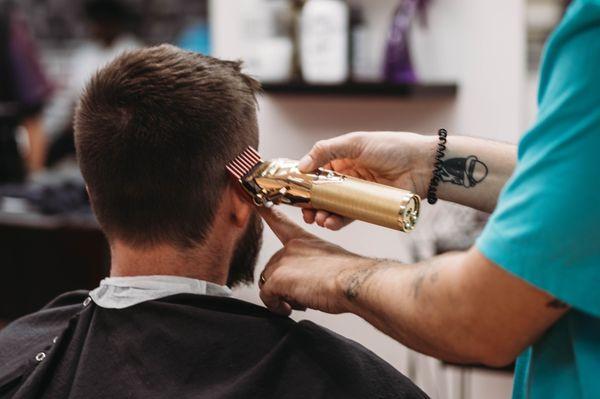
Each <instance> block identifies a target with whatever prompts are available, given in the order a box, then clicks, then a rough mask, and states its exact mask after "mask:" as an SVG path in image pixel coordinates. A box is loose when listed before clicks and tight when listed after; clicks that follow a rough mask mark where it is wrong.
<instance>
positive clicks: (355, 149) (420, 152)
mask: <svg viewBox="0 0 600 399" xmlns="http://www.w3.org/2000/svg"><path fill="white" fill-rule="evenodd" d="M434 147H435V141H433V140H432V139H431V137H428V136H423V135H419V134H415V133H406V132H354V133H348V134H345V135H343V136H338V137H335V138H332V139H329V140H322V141H318V142H317V143H315V145H314V146H313V148H312V149H311V150H310V151H309V153H308V154H306V155H305V156H304V157H303V158H302V159H301V160H300V164H299V168H300V170H301V171H303V172H310V171H313V170H315V169H317V168H319V167H324V168H325V169H330V170H334V171H336V172H339V173H343V174H345V175H349V176H354V177H358V178H361V179H364V180H368V181H373V182H376V183H381V184H385V185H388V186H393V187H397V188H402V189H404V190H409V191H412V192H414V193H416V194H418V195H420V196H421V197H424V196H425V195H426V191H427V187H428V185H429V180H430V179H431V168H432V165H433V153H434ZM302 213H303V216H304V221H305V222H306V223H309V224H310V223H314V222H316V223H317V224H318V225H319V226H321V227H326V228H328V229H331V230H339V229H340V228H342V227H344V226H345V225H347V224H348V223H350V222H351V220H349V219H345V218H342V217H340V216H338V215H334V214H331V213H329V212H326V211H316V210H314V209H308V208H307V209H303V210H302Z"/></svg>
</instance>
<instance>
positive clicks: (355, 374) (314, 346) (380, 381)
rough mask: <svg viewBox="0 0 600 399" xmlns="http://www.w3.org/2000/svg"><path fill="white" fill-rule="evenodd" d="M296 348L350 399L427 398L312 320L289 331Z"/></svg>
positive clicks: (373, 357)
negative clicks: (369, 398)
mask: <svg viewBox="0 0 600 399" xmlns="http://www.w3.org/2000/svg"><path fill="white" fill-rule="evenodd" d="M291 334H292V336H293V337H294V340H295V341H297V347H298V349H299V350H301V351H302V352H303V354H304V355H305V356H308V357H310V358H311V359H312V360H313V361H314V363H315V364H318V365H319V367H321V368H322V369H324V370H325V371H326V373H327V374H329V376H330V377H331V378H332V379H333V380H335V381H336V382H337V383H338V384H339V385H340V386H344V387H345V388H346V390H347V392H350V393H352V395H353V397H372V398H427V395H426V394H425V393H424V392H423V391H421V390H420V389H419V388H418V387H417V386H416V385H414V384H413V383H412V381H410V380H409V379H408V378H407V377H405V376H404V375H403V374H402V373H400V372H399V371H398V370H396V369H395V368H394V367H392V366H391V365H390V364H389V363H387V362H386V361H385V360H383V359H381V358H380V357H379V356H377V355H376V354H375V353H373V352H372V351H370V350H368V349H367V348H365V347H364V346H362V345H360V344H359V343H357V342H355V341H352V340H351V339H348V338H346V337H343V336H341V335H339V334H337V333H335V332H333V331H331V330H329V329H327V328H325V327H322V326H319V325H317V324H315V323H313V322H311V321H308V320H302V321H300V322H298V323H296V324H295V325H294V327H293V329H292V331H291Z"/></svg>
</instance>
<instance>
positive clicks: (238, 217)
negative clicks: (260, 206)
mask: <svg viewBox="0 0 600 399" xmlns="http://www.w3.org/2000/svg"><path fill="white" fill-rule="evenodd" d="M227 195H229V196H230V199H231V205H232V207H231V220H232V222H233V223H234V224H235V225H236V226H237V227H240V228H243V227H245V226H246V224H247V223H248V219H249V218H250V214H251V213H252V211H253V208H254V205H252V204H251V203H250V201H248V197H247V195H246V194H244V193H243V192H242V191H241V190H239V189H238V188H237V187H235V186H234V185H229V186H228V187H227Z"/></svg>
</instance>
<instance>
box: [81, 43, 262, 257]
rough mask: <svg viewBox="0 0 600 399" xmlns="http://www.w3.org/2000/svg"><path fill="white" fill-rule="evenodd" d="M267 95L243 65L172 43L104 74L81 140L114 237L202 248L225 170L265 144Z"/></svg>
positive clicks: (86, 109)
mask: <svg viewBox="0 0 600 399" xmlns="http://www.w3.org/2000/svg"><path fill="white" fill-rule="evenodd" d="M257 91H259V84H258V83H257V82H256V81H255V80H253V79H251V78H249V77H248V76H246V75H244V74H243V73H241V72H240V63H238V62H230V61H221V60H218V59H215V58H212V57H207V56H203V55H200V54H196V53H192V52H187V51H183V50H181V49H178V48H176V47H173V46H169V45H162V46H158V47H150V48H145V49H140V50H136V51H131V52H128V53H124V54H123V55H121V56H119V57H118V58H116V59H115V60H114V61H112V62H111V63H109V64H108V65H107V66H105V67H104V68H102V69H101V70H100V71H98V73H96V75H95V76H94V77H93V78H92V79H91V81H90V82H89V84H88V85H87V87H86V89H85V91H84V93H83V95H82V97H81V99H80V101H79V105H78V107H77V111H76V115H75V143H76V147H77V155H78V160H79V165H80V167H81V172H82V174H83V177H84V179H85V181H86V183H87V185H88V189H89V192H90V197H91V201H92V205H93V208H94V211H95V213H96V216H97V218H98V221H99V223H100V225H101V226H102V228H103V230H104V231H105V233H106V234H107V235H108V237H109V239H114V238H118V239H120V240H123V241H125V242H127V243H128V244H130V245H133V246H138V247H139V246H151V245H154V244H159V243H169V244H175V245H178V246H183V247H188V246H191V245H194V244H196V243H199V242H201V241H202V240H203V239H204V237H205V236H206V233H207V232H208V231H209V229H210V227H211V226H212V223H213V219H214V215H215V210H216V208H217V207H218V206H219V201H220V198H221V193H222V191H223V189H224V188H225V186H226V184H227V182H228V180H227V179H228V177H227V175H226V172H225V164H226V163H227V162H228V161H230V160H231V159H233V158H234V157H235V156H236V155H238V154H239V153H240V152H241V151H243V150H244V148H245V147H247V146H248V145H252V146H254V147H256V146H257V145H258V127H257V122H256V93H257Z"/></svg>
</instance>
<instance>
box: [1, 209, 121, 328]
mask: <svg viewBox="0 0 600 399" xmlns="http://www.w3.org/2000/svg"><path fill="white" fill-rule="evenodd" d="M108 270H109V250H108V245H107V243H106V240H105V238H104V235H103V234H102V232H101V231H100V229H99V228H98V225H97V223H96V221H95V219H94V218H93V216H92V215H91V214H85V215H70V216H67V215H54V216H46V215H41V214H37V213H23V214H19V213H7V212H0V320H1V319H4V320H13V319H15V318H17V317H20V316H22V315H25V314H27V313H31V312H34V311H36V310H38V309H40V308H41V307H42V306H44V305H45V304H46V303H48V302H49V301H50V300H51V299H52V298H54V297H56V296H57V295H59V294H60V293H63V292H65V291H70V290H75V289H92V288H94V287H96V286H97V285H98V283H99V281H100V280H101V279H102V278H103V277H105V276H107V275H108Z"/></svg>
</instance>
